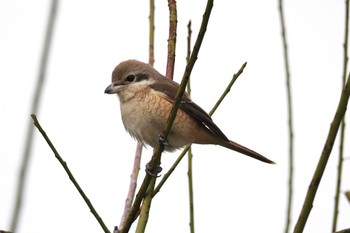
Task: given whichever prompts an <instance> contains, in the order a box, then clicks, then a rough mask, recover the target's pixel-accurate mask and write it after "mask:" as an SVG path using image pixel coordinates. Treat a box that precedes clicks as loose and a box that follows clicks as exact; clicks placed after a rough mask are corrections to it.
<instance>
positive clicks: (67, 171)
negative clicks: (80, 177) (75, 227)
mask: <svg viewBox="0 0 350 233" xmlns="http://www.w3.org/2000/svg"><path fill="white" fill-rule="evenodd" d="M31 116H32V120H33V124H34V125H35V127H36V128H37V129H38V130H39V132H40V133H41V135H42V136H43V137H44V139H45V141H46V142H47V144H48V145H49V147H50V148H51V150H52V152H53V153H54V154H55V157H56V158H57V160H58V161H59V162H60V164H61V165H62V167H63V169H64V170H65V171H66V173H67V175H68V177H69V179H70V180H71V181H72V183H73V184H74V186H75V188H76V189H77V190H78V192H79V193H80V195H81V197H82V198H83V199H84V201H85V203H86V204H87V206H88V207H89V209H90V211H91V213H92V214H93V215H94V216H95V218H96V220H97V221H98V223H99V224H100V226H101V227H102V229H103V231H104V232H106V233H109V230H108V228H107V227H106V225H105V224H104V222H103V220H102V219H101V217H100V216H99V214H98V213H97V211H96V210H95V208H94V207H93V205H92V204H91V202H90V200H89V198H88V197H87V196H86V194H85V193H84V191H83V190H82V188H81V187H80V185H79V184H78V182H77V181H76V180H75V178H74V176H73V174H72V172H71V171H70V169H69V168H68V166H67V163H66V162H65V161H64V160H63V159H62V157H61V156H60V154H59V153H58V151H57V150H56V148H55V146H54V145H53V144H52V142H51V140H50V139H49V137H48V136H47V134H46V132H45V131H44V130H43V128H42V127H41V125H40V123H39V121H38V119H37V117H36V116H35V114H32V115H31Z"/></svg>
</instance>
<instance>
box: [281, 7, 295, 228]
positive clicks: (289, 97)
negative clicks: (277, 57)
mask: <svg viewBox="0 0 350 233" xmlns="http://www.w3.org/2000/svg"><path fill="white" fill-rule="evenodd" d="M279 13H280V20H281V28H282V40H283V52H284V66H285V71H286V87H287V102H288V103H287V104H288V130H289V174H288V175H289V179H288V197H287V214H286V226H285V231H284V232H285V233H288V232H289V229H290V221H291V214H292V200H293V164H294V161H293V160H294V155H293V154H294V150H293V149H294V134H293V110H292V90H291V85H290V72H289V56H288V46H287V35H286V26H285V20H284V13H283V0H279Z"/></svg>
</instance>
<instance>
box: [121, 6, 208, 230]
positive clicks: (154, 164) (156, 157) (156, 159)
mask: <svg viewBox="0 0 350 233" xmlns="http://www.w3.org/2000/svg"><path fill="white" fill-rule="evenodd" d="M212 7H213V0H208V2H207V6H206V9H205V13H204V15H203V21H202V24H201V28H200V30H199V34H198V37H197V40H196V43H195V46H194V49H193V52H192V54H191V58H190V61H189V63H188V64H187V66H186V69H185V73H184V75H183V78H182V81H181V84H180V86H179V90H178V92H177V93H176V96H175V101H174V104H173V108H172V110H171V112H170V114H169V118H168V120H167V122H166V124H165V127H164V130H163V137H164V139H165V140H166V139H167V137H168V134H169V132H170V129H171V126H172V124H173V122H174V120H175V117H176V113H177V109H178V108H179V104H180V101H181V98H182V95H183V94H184V92H185V88H186V84H187V82H188V79H189V77H190V75H191V72H192V69H193V66H194V64H195V61H196V60H197V56H198V52H199V49H200V47H201V44H202V41H203V37H204V35H205V31H206V28H207V25H208V22H209V17H210V12H211V9H212ZM163 150H164V145H161V144H159V145H158V147H157V148H156V151H155V153H154V154H153V156H152V159H151V161H150V162H149V170H150V172H153V173H156V170H157V168H158V167H159V165H160V157H161V153H162V152H163ZM152 179H155V177H151V176H150V175H149V174H146V176H145V178H144V180H143V182H142V185H141V187H140V189H139V192H138V193H137V195H136V199H135V201H134V204H133V206H132V208H131V211H130V214H129V216H128V218H127V220H126V222H125V225H124V227H123V228H122V229H121V231H120V232H121V233H126V232H128V231H129V229H130V227H131V224H132V222H133V221H134V219H135V218H136V216H137V212H138V209H139V207H140V204H141V201H142V199H143V197H144V196H145V193H146V191H147V189H148V186H149V184H150V182H151V180H152Z"/></svg>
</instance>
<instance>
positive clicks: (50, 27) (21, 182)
mask: <svg viewBox="0 0 350 233" xmlns="http://www.w3.org/2000/svg"><path fill="white" fill-rule="evenodd" d="M57 10H58V0H52V2H51V5H50V13H49V19H48V22H47V27H46V34H45V39H44V46H43V51H42V54H41V60H40V67H39V75H38V80H37V83H36V87H35V90H34V97H33V100H32V106H31V112H32V113H37V112H38V108H39V101H40V98H41V93H42V89H43V85H44V81H45V77H46V68H47V63H48V60H49V55H50V48H51V40H52V35H53V31H54V27H55V20H56V16H57ZM33 132H34V126H33V124H32V123H31V122H30V121H28V126H27V134H26V141H25V146H24V151H23V158H22V164H21V168H20V172H19V177H18V184H17V191H16V198H15V206H14V210H13V215H12V220H11V230H12V231H13V232H16V229H17V225H18V222H19V217H20V212H21V209H22V200H23V195H24V188H25V185H26V177H27V170H28V167H29V162H30V158H31V148H32V141H33Z"/></svg>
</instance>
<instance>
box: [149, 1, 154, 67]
mask: <svg viewBox="0 0 350 233" xmlns="http://www.w3.org/2000/svg"><path fill="white" fill-rule="evenodd" d="M154 9H155V7H154V0H150V1H149V49H148V50H149V51H148V52H149V55H148V63H149V64H150V65H151V66H153V65H154V31H155V28H154Z"/></svg>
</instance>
